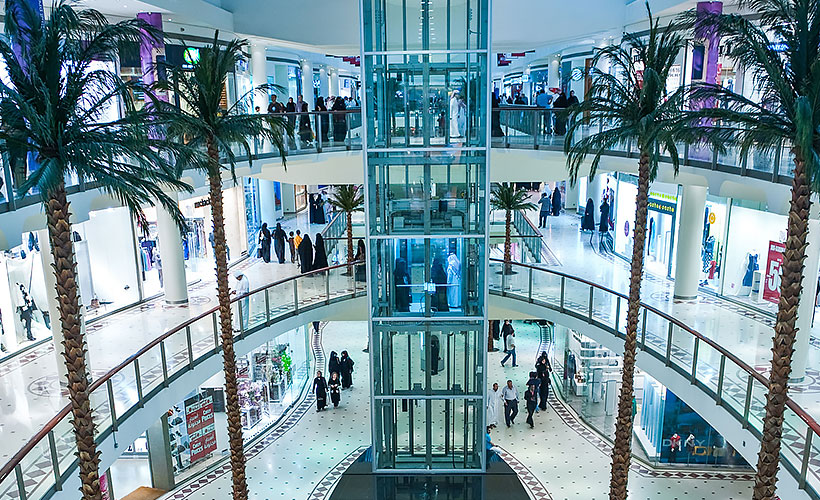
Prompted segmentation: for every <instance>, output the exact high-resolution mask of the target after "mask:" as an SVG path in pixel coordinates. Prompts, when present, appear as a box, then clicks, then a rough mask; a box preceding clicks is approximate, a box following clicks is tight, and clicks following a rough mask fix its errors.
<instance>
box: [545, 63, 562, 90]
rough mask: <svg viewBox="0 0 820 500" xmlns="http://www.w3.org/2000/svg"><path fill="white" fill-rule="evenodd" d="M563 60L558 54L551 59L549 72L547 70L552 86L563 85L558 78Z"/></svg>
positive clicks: (548, 79) (549, 82) (548, 80)
mask: <svg viewBox="0 0 820 500" xmlns="http://www.w3.org/2000/svg"><path fill="white" fill-rule="evenodd" d="M560 65H561V60H560V59H559V58H558V57H557V56H556V57H553V58H552V60H551V61H550V68H549V72H547V82H548V84H549V86H550V88H555V87H561V80H560V79H559V78H558V68H559V66H560Z"/></svg>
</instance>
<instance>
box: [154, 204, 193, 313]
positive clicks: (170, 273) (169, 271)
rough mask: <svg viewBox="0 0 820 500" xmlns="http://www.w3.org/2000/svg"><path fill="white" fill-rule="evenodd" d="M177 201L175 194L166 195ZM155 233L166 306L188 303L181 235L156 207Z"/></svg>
mask: <svg viewBox="0 0 820 500" xmlns="http://www.w3.org/2000/svg"><path fill="white" fill-rule="evenodd" d="M168 195H169V196H170V197H171V198H172V199H173V200H174V201H177V199H178V198H177V193H176V192H173V193H168ZM157 232H158V239H159V242H158V246H159V256H160V259H161V260H162V268H161V269H162V278H163V289H164V290H165V303H166V304H186V303H187V302H188V281H187V278H186V277H185V259H184V256H183V254H182V235H180V233H179V227H177V225H176V223H175V222H174V220H173V219H172V218H171V214H169V213H168V211H167V210H165V209H164V208H163V207H162V206H159V205H157Z"/></svg>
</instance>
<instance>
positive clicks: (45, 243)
mask: <svg viewBox="0 0 820 500" xmlns="http://www.w3.org/2000/svg"><path fill="white" fill-rule="evenodd" d="M37 239H38V240H39V241H40V260H41V261H42V263H43V281H44V282H45V285H46V304H45V307H46V310H48V316H49V319H50V320H51V338H52V341H53V342H54V354H55V356H56V357H57V378H58V380H59V381H60V384H62V385H65V384H66V378H65V377H66V374H67V373H68V371H67V370H66V367H65V358H63V329H62V326H61V325H60V311H59V310H58V309H57V290H56V287H57V277H56V276H54V267H53V266H54V256H53V255H51V244H50V241H49V239H48V229H40V230H39V231H37ZM78 283H79V281H78ZM82 304H83V301H82V299H80V311H83V310H84V308H83V305H82ZM38 307H41V308H42V307H43V304H39V305H38ZM81 324H82V328H85V323H81ZM87 359H88V353H87V352H86V360H87Z"/></svg>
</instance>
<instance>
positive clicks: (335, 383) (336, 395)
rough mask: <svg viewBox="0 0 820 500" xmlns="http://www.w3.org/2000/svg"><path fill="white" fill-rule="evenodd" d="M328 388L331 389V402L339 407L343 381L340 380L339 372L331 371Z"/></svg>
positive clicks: (334, 406) (335, 406)
mask: <svg viewBox="0 0 820 500" xmlns="http://www.w3.org/2000/svg"><path fill="white" fill-rule="evenodd" d="M327 388H328V389H329V390H330V402H331V403H333V408H338V407H339V401H341V400H342V381H341V380H339V374H338V372H330V380H328V382H327Z"/></svg>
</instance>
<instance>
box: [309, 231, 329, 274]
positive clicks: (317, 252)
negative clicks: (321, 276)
mask: <svg viewBox="0 0 820 500" xmlns="http://www.w3.org/2000/svg"><path fill="white" fill-rule="evenodd" d="M313 246H314V252H313V266H312V268H311V269H312V270H314V271H315V270H316V269H324V268H326V267H328V265H327V253H326V252H325V240H324V238H322V234H321V233H316V243H315V244H314V245H313Z"/></svg>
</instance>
